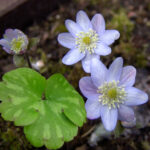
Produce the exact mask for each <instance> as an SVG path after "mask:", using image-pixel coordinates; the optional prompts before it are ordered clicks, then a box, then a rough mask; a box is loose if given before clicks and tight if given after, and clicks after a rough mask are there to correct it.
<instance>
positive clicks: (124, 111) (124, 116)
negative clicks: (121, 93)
mask: <svg viewBox="0 0 150 150" xmlns="http://www.w3.org/2000/svg"><path fill="white" fill-rule="evenodd" d="M118 118H119V120H121V121H127V122H131V121H133V120H134V111H133V109H132V108H130V107H128V106H125V105H120V106H119V109H118Z"/></svg>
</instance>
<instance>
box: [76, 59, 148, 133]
mask: <svg viewBox="0 0 150 150" xmlns="http://www.w3.org/2000/svg"><path fill="white" fill-rule="evenodd" d="M135 76H136V69H135V68H134V67H133V66H126V67H123V59H122V58H117V59H115V60H114V61H113V63H112V64H111V65H110V67H109V68H108V69H107V68H106V67H105V65H104V64H103V63H102V62H101V61H98V60H96V59H93V60H92V62H91V77H83V78H81V79H80V82H79V87H80V90H81V92H82V94H83V95H84V96H85V97H86V98H87V101H86V104H85V108H86V112H87V118H89V119H97V118H100V117H101V120H102V122H103V124H104V127H105V129H106V130H108V131H112V130H114V128H115V127H116V123H117V120H121V121H124V122H128V123H129V122H132V124H133V123H134V122H135V117H134V111H133V108H132V106H136V105H141V104H144V103H146V102H147V101H148V95H147V94H146V93H145V92H143V91H141V90H139V89H137V88H135V87H133V85H134V83H135ZM126 124H127V123H126Z"/></svg>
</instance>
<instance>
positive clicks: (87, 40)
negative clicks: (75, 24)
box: [83, 36, 91, 45]
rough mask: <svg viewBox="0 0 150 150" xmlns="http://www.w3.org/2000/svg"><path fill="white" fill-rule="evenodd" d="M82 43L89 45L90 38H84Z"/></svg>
mask: <svg viewBox="0 0 150 150" xmlns="http://www.w3.org/2000/svg"><path fill="white" fill-rule="evenodd" d="M83 43H85V44H86V45H90V44H91V38H90V37H88V36H85V37H84V38H83Z"/></svg>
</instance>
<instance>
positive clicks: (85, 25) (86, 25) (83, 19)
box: [76, 10, 92, 31]
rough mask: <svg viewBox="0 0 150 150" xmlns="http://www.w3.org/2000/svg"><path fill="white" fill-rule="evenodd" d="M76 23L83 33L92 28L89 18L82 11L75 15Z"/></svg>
mask: <svg viewBox="0 0 150 150" xmlns="http://www.w3.org/2000/svg"><path fill="white" fill-rule="evenodd" d="M76 21H77V23H78V24H79V26H80V27H81V28H82V29H83V30H84V31H88V30H89V29H90V28H92V24H91V21H90V19H89V17H88V16H87V14H86V13H85V12H84V11H82V10H80V11H79V12H78V13H77V17H76Z"/></svg>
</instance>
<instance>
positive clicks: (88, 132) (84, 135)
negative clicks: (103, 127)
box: [81, 125, 96, 138]
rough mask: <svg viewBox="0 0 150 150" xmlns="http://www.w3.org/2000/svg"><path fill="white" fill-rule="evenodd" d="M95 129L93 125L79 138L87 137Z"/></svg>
mask: <svg viewBox="0 0 150 150" xmlns="http://www.w3.org/2000/svg"><path fill="white" fill-rule="evenodd" d="M95 127H96V125H94V126H93V127H92V128H90V130H88V131H87V132H85V133H84V134H83V135H81V138H84V137H86V136H88V135H89V134H90V133H91V132H92V131H93V130H94V129H95Z"/></svg>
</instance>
